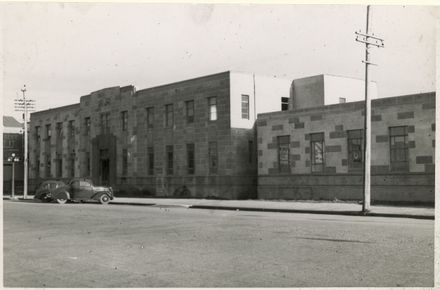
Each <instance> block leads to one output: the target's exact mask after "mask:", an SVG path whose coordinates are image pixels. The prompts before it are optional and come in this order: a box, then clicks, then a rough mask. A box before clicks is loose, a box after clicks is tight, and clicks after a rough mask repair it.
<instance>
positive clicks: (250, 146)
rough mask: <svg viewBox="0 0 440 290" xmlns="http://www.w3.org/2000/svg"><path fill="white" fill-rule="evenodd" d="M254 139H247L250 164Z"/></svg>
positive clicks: (252, 156)
mask: <svg viewBox="0 0 440 290" xmlns="http://www.w3.org/2000/svg"><path fill="white" fill-rule="evenodd" d="M253 152H254V141H252V140H249V141H248V156H249V163H250V164H252V162H253V158H254V154H253Z"/></svg>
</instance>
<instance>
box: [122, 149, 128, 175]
mask: <svg viewBox="0 0 440 290" xmlns="http://www.w3.org/2000/svg"><path fill="white" fill-rule="evenodd" d="M127 171H128V150H127V149H122V175H127Z"/></svg>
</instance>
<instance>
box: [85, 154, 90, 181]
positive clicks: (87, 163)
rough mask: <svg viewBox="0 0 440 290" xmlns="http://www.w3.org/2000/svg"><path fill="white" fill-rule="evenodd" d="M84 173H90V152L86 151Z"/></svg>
mask: <svg viewBox="0 0 440 290" xmlns="http://www.w3.org/2000/svg"><path fill="white" fill-rule="evenodd" d="M86 175H87V176H89V175H90V152H86Z"/></svg>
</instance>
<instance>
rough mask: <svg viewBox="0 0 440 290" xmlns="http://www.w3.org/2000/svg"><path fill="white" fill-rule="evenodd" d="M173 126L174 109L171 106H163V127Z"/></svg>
mask: <svg viewBox="0 0 440 290" xmlns="http://www.w3.org/2000/svg"><path fill="white" fill-rule="evenodd" d="M173 125H174V109H173V104H168V105H165V127H172V126H173Z"/></svg>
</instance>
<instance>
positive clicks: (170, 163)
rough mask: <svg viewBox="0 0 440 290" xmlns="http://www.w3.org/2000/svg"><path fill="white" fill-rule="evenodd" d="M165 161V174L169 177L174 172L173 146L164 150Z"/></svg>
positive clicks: (168, 146)
mask: <svg viewBox="0 0 440 290" xmlns="http://www.w3.org/2000/svg"><path fill="white" fill-rule="evenodd" d="M165 152H166V159H167V163H166V165H167V174H168V175H171V174H173V171H174V154H173V145H167V146H166V148H165Z"/></svg>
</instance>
